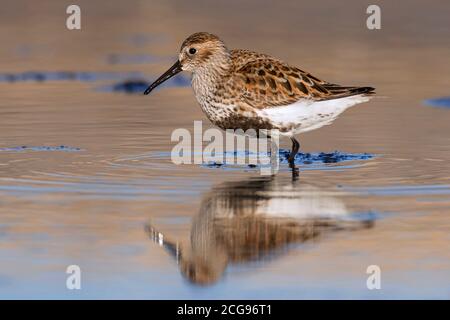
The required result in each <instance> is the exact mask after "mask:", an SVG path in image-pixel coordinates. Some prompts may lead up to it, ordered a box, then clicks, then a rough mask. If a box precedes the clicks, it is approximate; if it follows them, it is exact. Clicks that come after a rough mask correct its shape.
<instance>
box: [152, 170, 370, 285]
mask: <svg viewBox="0 0 450 320" xmlns="http://www.w3.org/2000/svg"><path fill="white" fill-rule="evenodd" d="M374 224H375V221H374V216H372V215H370V214H367V215H366V216H365V217H363V218H362V219H361V217H358V218H357V219H356V218H355V217H354V216H352V213H351V212H350V211H349V210H348V209H347V207H346V205H345V203H344V201H343V200H342V198H339V197H336V196H335V195H333V193H331V192H326V191H325V190H322V189H321V188H318V187H315V186H312V185H308V184H301V183H300V181H299V180H298V179H295V178H293V179H292V180H290V179H279V178H276V177H274V176H273V177H267V178H257V179H254V178H253V179H248V180H244V181H237V182H232V183H230V182H226V183H223V184H221V185H219V186H216V187H214V188H213V189H212V190H211V191H210V192H208V193H207V194H206V195H205V196H204V197H203V200H202V201H201V204H200V211H199V213H198V214H197V215H196V216H194V217H193V219H192V226H191V229H190V242H189V244H188V245H187V246H182V245H180V244H179V243H178V242H176V241H175V240H173V239H171V237H170V236H167V235H166V234H162V233H161V232H158V231H157V230H156V229H155V228H154V227H153V226H152V225H150V224H149V225H148V226H147V228H146V231H147V232H148V234H149V236H150V238H151V239H152V240H153V241H155V242H156V243H157V244H158V245H160V246H162V247H164V248H165V249H166V250H167V252H169V253H170V254H171V255H172V256H173V257H174V258H175V259H176V262H177V264H178V265H179V268H180V271H181V273H182V274H183V276H185V277H186V278H187V279H188V280H189V281H191V282H192V283H195V284H200V285H206V284H211V283H214V282H217V281H219V280H220V278H221V277H222V276H223V273H224V272H225V269H226V267H227V265H228V264H243V263H248V262H255V261H263V260H265V259H269V258H276V256H277V255H279V254H280V253H282V252H284V251H286V250H288V249H289V248H292V245H294V244H300V243H304V242H308V241H311V240H313V239H316V240H317V239H318V238H319V237H323V236H325V235H326V234H327V233H329V232H335V231H341V232H342V231H347V232H348V231H352V230H361V229H367V228H372V227H373V226H374Z"/></svg>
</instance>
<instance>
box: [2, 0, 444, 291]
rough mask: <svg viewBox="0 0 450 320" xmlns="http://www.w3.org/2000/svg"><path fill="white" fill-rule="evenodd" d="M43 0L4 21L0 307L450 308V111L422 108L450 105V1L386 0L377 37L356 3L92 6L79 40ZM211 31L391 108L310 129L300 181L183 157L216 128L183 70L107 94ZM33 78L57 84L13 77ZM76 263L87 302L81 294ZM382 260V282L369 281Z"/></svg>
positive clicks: (12, 9)
mask: <svg viewBox="0 0 450 320" xmlns="http://www.w3.org/2000/svg"><path fill="white" fill-rule="evenodd" d="M30 3H31V2H27V1H16V2H14V3H9V4H5V5H2V11H1V12H0V19H1V21H2V26H3V25H4V26H5V27H7V28H0V38H1V39H2V40H3V42H4V43H7V44H8V45H4V46H1V47H0V68H1V70H0V73H1V74H0V95H1V97H2V100H1V102H0V136H1V140H0V261H1V262H0V298H67V299H78V298H158V299H160V298H188V299H196V298H202V299H211V298H251V299H258V298H286V299H293V298H331V299H334V298H371V299H379V298H449V297H450V250H449V248H450V232H449V231H450V174H449V173H450V161H449V160H450V126H449V123H450V111H449V110H448V109H445V108H431V107H428V106H426V105H424V103H423V101H425V100H428V99H432V98H438V97H445V96H448V94H449V87H450V76H449V74H450V65H449V64H448V56H449V54H450V46H449V44H448V41H447V39H448V37H447V36H448V34H449V32H450V26H449V25H448V14H449V13H450V6H449V5H447V4H445V3H443V2H439V1H435V2H433V1H431V2H430V3H429V4H427V6H426V7H424V5H422V4H421V2H420V1H409V2H408V5H409V10H407V12H406V13H405V10H403V9H404V8H403V7H402V6H400V5H398V4H395V5H394V4H393V3H392V2H387V1H386V2H383V1H382V2H381V6H382V10H383V17H384V18H383V19H384V20H383V21H384V22H383V28H382V29H381V30H380V31H369V30H367V29H365V27H364V25H363V24H362V23H363V21H364V19H365V9H366V7H365V6H364V4H362V3H361V2H359V1H353V3H352V4H351V3H349V4H348V6H347V4H346V6H345V8H342V6H338V5H337V4H336V3H335V2H332V1H320V2H315V3H309V4H308V3H304V4H302V7H301V10H300V9H299V8H298V7H297V6H298V5H296V4H295V3H294V2H293V3H289V4H286V6H285V7H283V8H281V9H280V8H277V11H276V12H277V14H276V15H273V12H274V5H273V4H270V3H266V4H265V5H264V7H262V6H261V7H259V9H258V13H255V12H254V11H252V10H253V9H252V8H254V4H240V3H238V2H234V1H232V2H227V3H226V4H225V3H224V4H217V5H216V6H214V7H208V6H204V5H201V4H198V5H196V4H192V3H190V4H189V5H186V3H185V2H179V3H174V2H162V1H161V2H157V1H152V3H151V4H150V3H143V2H138V1H129V2H127V3H126V4H125V3H121V2H120V1H109V2H108V3H109V6H108V9H107V11H106V12H107V14H105V12H104V11H102V10H105V9H104V8H103V9H102V7H100V6H96V5H94V4H92V2H89V1H80V6H81V7H82V10H83V12H84V13H85V14H86V24H85V25H83V27H82V30H81V31H67V30H66V29H65V25H64V19H65V15H64V12H65V8H62V7H61V6H60V5H57V4H56V3H53V4H52V3H51V2H50V3H46V4H43V5H42V7H39V8H35V9H33V11H32V13H31V12H28V11H26V10H22V9H23V8H24V7H27V6H28V5H29V4H30ZM438 4H439V6H438ZM238 5H239V8H240V10H239V12H237V13H236V12H234V13H233V12H231V11H230V10H232V8H233V7H234V8H236V7H237V6H238ZM350 8H351V9H350ZM251 12H253V13H252V14H250V13H251ZM296 12H301V17H302V19H300V20H298V19H297V18H296V17H297V16H296V15H297V13H296ZM331 12H332V13H333V14H331ZM84 13H83V14H84ZM181 13H182V14H181ZM109 16H114V17H115V18H114V19H109V18H108V17H109ZM161 16H164V17H165V18H164V20H163V21H162V20H161V19H160V17H161ZM225 16H231V17H232V18H231V21H230V19H223V17H225ZM269 18H270V19H275V20H276V23H271V24H270V26H269V25H267V24H262V23H261V21H264V19H269ZM294 18H295V19H294ZM225 20H227V21H225ZM293 20H295V21H296V23H295V28H293V24H292V21H293ZM18 21H20V23H18ZM93 21H95V27H94V26H93V23H94V22H93ZM154 21H158V23H156V24H155V23H154ZM249 21H250V22H251V23H252V25H253V26H257V27H254V28H249V27H248V24H249ZM410 21H414V24H412V25H411V24H410V23H411V22H410ZM38 22H39V23H38ZM124 25H126V26H127V28H124V27H123V26H124ZM30 30H33V31H32V32H31V31H30ZM198 30H209V31H212V32H215V33H217V34H219V35H221V36H222V37H223V38H224V39H225V40H226V42H227V43H228V44H229V46H230V47H242V48H250V49H254V50H258V51H262V52H266V53H269V54H273V55H276V56H278V57H280V58H283V59H285V60H287V61H289V62H291V63H292V64H295V65H298V66H300V67H303V68H304V69H306V70H310V71H314V72H313V73H314V74H315V75H317V76H319V77H321V78H324V79H328V80H330V81H334V82H338V83H349V84H361V85H373V86H375V87H376V88H377V93H378V97H377V98H374V99H373V100H372V101H371V102H370V103H367V104H364V105H360V106H357V107H355V108H352V109H351V110H349V111H347V112H345V113H344V114H343V115H342V116H341V117H340V118H339V119H338V120H337V121H335V123H334V124H333V125H332V126H328V127H324V128H322V129H320V130H317V131H313V132H310V133H307V134H304V135H301V136H300V137H299V139H300V142H301V149H302V152H304V154H303V155H300V156H299V157H298V159H297V163H298V165H299V169H300V174H299V176H298V178H295V179H293V177H292V174H291V171H290V170H289V168H288V167H287V164H286V163H285V162H284V161H282V162H281V164H280V171H279V173H278V174H277V175H276V176H274V177H265V176H261V175H260V173H259V170H258V168H251V167H248V166H246V165H242V166H228V165H223V166H222V165H221V166H218V165H209V166H208V165H198V164H192V165H175V164H173V163H172V162H171V160H170V152H171V150H172V148H173V146H174V145H175V144H176V143H175V142H171V133H172V131H173V130H174V129H176V128H186V129H188V130H189V131H191V132H193V125H194V121H195V120H205V121H204V122H203V126H204V129H206V128H208V127H210V125H209V123H208V122H207V120H206V118H205V117H204V115H203V114H202V113H201V111H200V109H199V107H198V106H197V104H196V102H195V100H194V97H193V94H192V92H191V89H190V88H189V87H186V83H185V82H184V81H185V78H182V79H181V78H180V79H181V80H179V81H181V83H182V85H177V82H175V84H174V85H169V86H167V87H165V88H162V89H161V90H158V91H156V92H154V94H152V95H150V96H143V95H140V94H136V95H128V94H121V93H120V92H119V93H116V92H113V91H114V90H111V88H114V86H115V85H117V84H123V83H126V82H127V81H136V80H142V81H150V80H151V79H154V78H155V77H156V76H158V75H159V74H160V73H161V72H162V71H164V70H165V69H166V68H167V67H169V66H170V65H171V63H172V59H173V57H174V56H176V51H177V50H178V48H179V45H180V42H181V41H182V40H183V38H184V37H185V36H186V35H187V34H190V33H192V32H195V31H198ZM242 30H245V32H243V31H242ZM77 32H78V33H77ZM268 37H270V38H271V39H273V41H270V42H268V41H266V40H267V38H268ZM294 40H295V41H294ZM111 57H114V59H113V60H111ZM151 57H156V58H155V59H152V58H151ZM418 61H420V63H417V62H418ZM143 62H145V63H146V64H143ZM35 70H46V73H45V74H46V75H47V76H48V75H53V76H54V77H53V78H51V77H50V78H48V77H47V78H45V81H13V82H11V81H8V77H7V76H6V75H16V78H15V79H22V80H24V77H25V79H28V78H26V77H29V76H30V75H34V76H36V73H32V72H34V71H35ZM58 70H69V71H70V72H69V73H67V72H65V73H59V71H58ZM68 74H71V75H75V76H73V77H71V78H70V79H71V80H73V81H68V80H70V79H68V78H67V77H66V76H67V75H68ZM82 74H90V75H97V76H96V77H95V78H93V79H92V81H83V80H82V79H83V78H82V77H81V76H80V75H82ZM24 75H26V76H24ZM61 75H65V77H61ZM77 75H78V76H77ZM38 78H39V77H38ZM2 79H3V80H2ZM183 79H184V80H183ZM141 86H144V85H143V84H142V83H141ZM99 88H100V89H99ZM104 88H106V90H102V89H104ZM119 91H120V90H119ZM125 92H127V90H125ZM281 146H282V148H283V149H287V148H289V143H288V141H284V140H283V141H282V145H281ZM336 150H337V151H338V153H335V151H336ZM241 152H244V151H243V150H241ZM308 154H309V156H308ZM283 155H284V153H283V152H282V153H281V156H282V157H283ZM330 159H331V161H330ZM342 160H344V161H342ZM73 264H75V265H79V266H80V267H81V270H82V289H81V290H68V289H66V279H67V276H68V275H67V274H66V272H65V271H66V268H67V266H69V265H73ZM369 265H378V266H379V267H380V268H381V290H368V289H367V287H366V280H367V277H368V274H367V273H366V269H367V267H368V266H369Z"/></svg>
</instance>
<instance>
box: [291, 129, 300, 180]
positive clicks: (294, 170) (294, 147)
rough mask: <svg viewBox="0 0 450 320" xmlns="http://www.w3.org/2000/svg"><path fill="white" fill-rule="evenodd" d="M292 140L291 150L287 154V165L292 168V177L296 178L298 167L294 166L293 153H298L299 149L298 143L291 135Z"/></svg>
mask: <svg viewBox="0 0 450 320" xmlns="http://www.w3.org/2000/svg"><path fill="white" fill-rule="evenodd" d="M291 140H292V150H291V153H290V154H289V158H288V162H289V167H290V168H291V169H292V179H293V180H296V179H297V178H298V168H296V167H295V162H294V160H295V155H296V154H297V153H298V149H300V143H299V142H298V141H297V140H296V139H295V138H294V137H291Z"/></svg>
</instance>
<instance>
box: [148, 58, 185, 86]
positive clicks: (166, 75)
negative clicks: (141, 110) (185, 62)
mask: <svg viewBox="0 0 450 320" xmlns="http://www.w3.org/2000/svg"><path fill="white" fill-rule="evenodd" d="M181 71H182V69H181V63H180V61H179V60H177V62H175V63H174V64H173V66H171V67H170V69H169V70H167V71H166V72H164V73H163V75H162V76H161V77H159V78H158V79H156V81H155V82H153V83H152V84H151V85H150V86H149V87H148V88H147V90H145V91H144V94H149V93H150V92H152V91H153V89H155V88H156V87H157V86H159V85H160V84H161V83H163V82H164V81H166V80H169V79H170V78H172V77H173V76H174V75H176V74H177V73H179V72H181Z"/></svg>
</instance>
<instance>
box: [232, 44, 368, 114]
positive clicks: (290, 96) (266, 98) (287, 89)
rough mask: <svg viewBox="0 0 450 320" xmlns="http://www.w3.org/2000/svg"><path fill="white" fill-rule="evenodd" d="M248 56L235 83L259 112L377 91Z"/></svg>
mask: <svg viewBox="0 0 450 320" xmlns="http://www.w3.org/2000/svg"><path fill="white" fill-rule="evenodd" d="M244 53H245V54H247V57H248V60H247V61H240V63H239V64H238V65H236V67H235V72H234V76H233V78H232V79H231V81H233V82H234V84H235V87H237V88H240V89H241V90H242V94H241V100H243V101H244V102H245V103H247V104H249V105H251V106H252V107H254V108H257V109H264V108H270V107H276V106H284V105H289V104H292V103H295V102H297V101H299V100H301V99H309V100H313V101H321V100H329V99H336V98H340V97H345V96H349V95H354V94H361V93H369V92H370V91H372V90H373V88H367V87H364V88H360V87H343V86H340V85H337V84H332V83H328V82H325V81H322V80H320V79H318V78H316V77H314V76H313V75H311V74H309V73H307V72H305V71H303V70H300V69H298V68H296V67H291V66H289V65H287V64H286V63H284V62H282V61H280V60H277V59H274V58H271V57H270V56H267V55H259V54H256V53H253V52H244ZM240 54H241V56H242V53H240Z"/></svg>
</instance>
